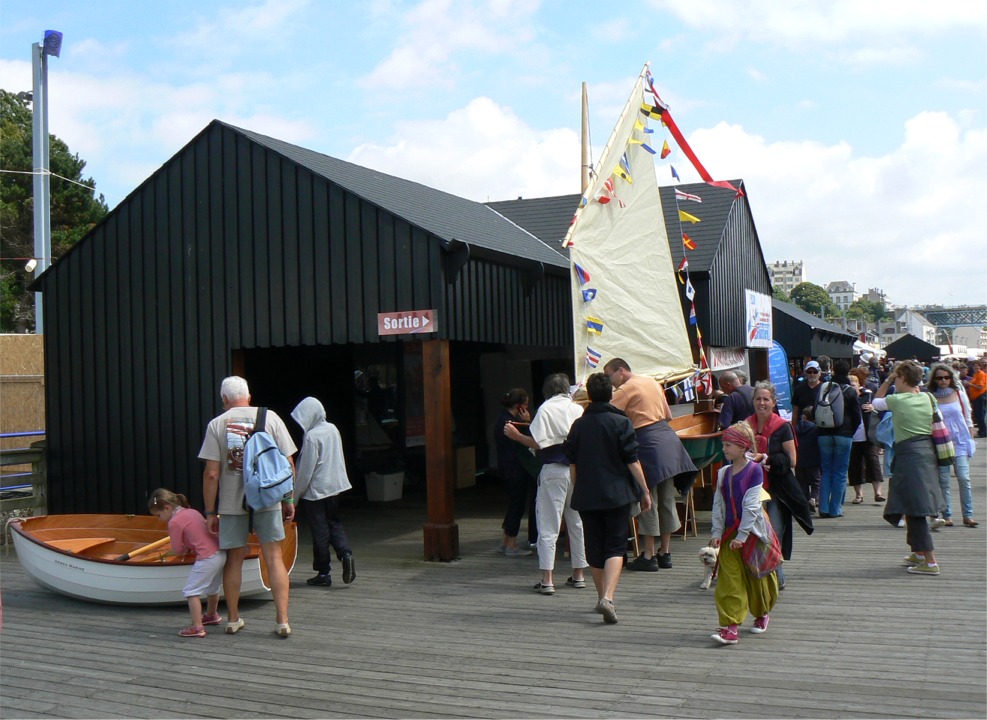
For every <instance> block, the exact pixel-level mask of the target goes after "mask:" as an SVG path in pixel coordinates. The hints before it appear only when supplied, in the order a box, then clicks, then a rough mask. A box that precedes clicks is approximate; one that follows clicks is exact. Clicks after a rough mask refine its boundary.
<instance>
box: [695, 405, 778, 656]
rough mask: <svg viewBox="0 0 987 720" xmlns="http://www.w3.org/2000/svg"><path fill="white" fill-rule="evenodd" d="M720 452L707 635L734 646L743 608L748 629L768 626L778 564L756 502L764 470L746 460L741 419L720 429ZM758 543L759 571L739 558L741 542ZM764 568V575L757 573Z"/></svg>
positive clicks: (750, 443)
mask: <svg viewBox="0 0 987 720" xmlns="http://www.w3.org/2000/svg"><path fill="white" fill-rule="evenodd" d="M722 440H723V457H724V458H725V459H726V461H727V462H728V463H729V465H724V467H722V468H721V469H720V472H719V475H718V477H717V481H716V492H715V493H714V494H713V529H712V535H713V537H712V539H711V540H710V542H709V544H710V545H711V546H712V547H717V548H720V556H719V571H718V575H717V577H718V580H717V583H716V593H715V594H714V599H715V601H716V612H717V615H718V616H719V622H720V628H719V629H718V630H717V631H716V632H715V633H713V634H712V635H711V636H710V637H712V638H713V639H714V640H716V641H717V642H718V643H720V644H721V645H736V644H737V641H738V637H737V627H738V626H739V625H740V624H741V623H743V622H744V619H745V618H746V617H747V613H748V612H750V613H751V614H752V615H754V625H753V627H752V628H751V632H752V633H754V634H760V633H763V632H765V631H766V630H767V629H768V613H770V612H771V609H772V608H773V607H774V606H775V603H776V602H777V601H778V579H777V578H776V577H775V573H774V572H771V570H772V569H774V568H776V567H777V566H778V565H780V560H781V550H780V548H779V547H778V538H777V537H776V536H775V534H774V531H773V530H772V529H771V525H770V523H769V522H768V520H767V517H766V516H765V513H764V509H763V508H762V507H761V490H762V489H763V481H764V474H763V472H762V471H761V468H760V467H759V466H758V464H757V463H755V462H753V461H751V460H750V459H749V454H750V453H751V452H752V451H753V450H754V449H755V444H756V440H755V438H754V431H753V430H752V429H751V426H750V425H748V424H747V423H746V422H739V423H737V424H735V425H731V426H730V427H728V428H727V429H726V430H724V431H723V438H722ZM762 541H763V542H764V544H766V545H767V552H766V553H765V554H766V555H768V556H769V557H768V559H767V561H766V562H765V563H763V564H762V566H761V568H760V570H759V572H757V573H756V574H755V573H754V572H752V571H751V570H750V569H749V568H748V566H747V563H746V562H745V560H744V554H743V552H744V551H745V550H747V544H751V545H754V544H757V543H760V542H762ZM765 571H767V574H763V575H762V573H763V572H765Z"/></svg>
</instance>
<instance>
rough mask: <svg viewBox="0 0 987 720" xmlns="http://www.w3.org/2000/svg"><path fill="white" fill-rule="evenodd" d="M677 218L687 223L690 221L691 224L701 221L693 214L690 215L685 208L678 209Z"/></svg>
mask: <svg viewBox="0 0 987 720" xmlns="http://www.w3.org/2000/svg"><path fill="white" fill-rule="evenodd" d="M679 220H681V221H683V222H687V223H692V224H693V225H695V224H696V223H697V222H702V221H701V220H700V219H699V218H697V217H696V216H695V215H690V214H689V213H687V212H686V211H685V210H679Z"/></svg>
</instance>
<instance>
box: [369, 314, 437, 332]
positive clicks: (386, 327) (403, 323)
mask: <svg viewBox="0 0 987 720" xmlns="http://www.w3.org/2000/svg"><path fill="white" fill-rule="evenodd" d="M437 330H438V328H437V327H436V326H435V310H400V311H398V312H388V313H377V334H378V335H415V334H418V333H430V332H436V331H437Z"/></svg>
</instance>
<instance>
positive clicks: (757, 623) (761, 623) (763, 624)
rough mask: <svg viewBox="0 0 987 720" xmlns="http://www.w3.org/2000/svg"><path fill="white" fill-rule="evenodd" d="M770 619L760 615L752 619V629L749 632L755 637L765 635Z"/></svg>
mask: <svg viewBox="0 0 987 720" xmlns="http://www.w3.org/2000/svg"><path fill="white" fill-rule="evenodd" d="M770 620H771V619H770V618H769V617H768V616H767V615H762V616H761V617H759V618H754V627H752V628H751V632H752V633H754V634H755V635H760V634H761V633H766V632H767V631H768V623H769V622H770Z"/></svg>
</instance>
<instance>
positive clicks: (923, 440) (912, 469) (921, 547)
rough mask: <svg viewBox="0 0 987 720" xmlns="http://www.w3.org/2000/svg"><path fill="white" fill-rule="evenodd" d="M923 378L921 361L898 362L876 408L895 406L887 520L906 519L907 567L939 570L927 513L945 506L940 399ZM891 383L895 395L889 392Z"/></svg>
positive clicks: (912, 570) (928, 571)
mask: <svg viewBox="0 0 987 720" xmlns="http://www.w3.org/2000/svg"><path fill="white" fill-rule="evenodd" d="M921 383H922V366H921V365H919V364H918V363H917V362H914V361H912V360H906V361H904V362H901V363H898V364H897V365H895V367H894V370H892V371H891V373H890V374H889V375H888V379H887V380H885V381H884V383H883V384H882V385H881V387H880V388H879V389H878V391H877V394H876V395H875V396H874V402H873V409H874V410H877V411H884V410H890V411H891V422H892V424H893V425H894V439H895V443H894V460H893V461H892V464H891V490H890V492H889V493H888V502H887V504H886V505H885V506H884V519H885V520H887V521H888V522H889V523H891V524H892V525H897V524H898V521H899V520H900V519H901V518H902V516H904V518H905V526H906V527H907V528H908V532H907V535H906V540H907V542H908V545H909V547H910V548H911V550H912V552H911V554H910V555H909V556H908V557H906V558H905V561H904V562H905V565H906V566H908V572H910V573H912V574H913V575H938V574H939V564H938V563H937V562H936V556H935V554H934V552H933V551H934V548H933V545H932V533H930V532H929V522H928V517H929V516H932V517H935V516H937V515H938V514H939V510H940V508H941V507H942V506H943V499H942V492H941V490H940V489H939V466H938V463H937V461H936V450H935V446H934V445H933V443H932V412H933V409H934V408H935V400H934V399H933V398H932V396H931V395H929V394H928V393H923V392H920V391H919V385H921ZM892 384H893V385H894V394H893V395H891V396H888V397H885V395H887V393H888V389H889V388H890V387H891V385H892ZM863 409H864V410H867V408H863Z"/></svg>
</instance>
